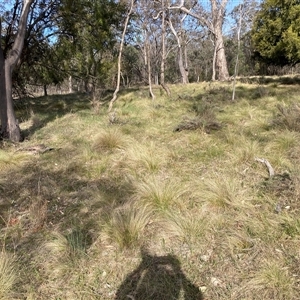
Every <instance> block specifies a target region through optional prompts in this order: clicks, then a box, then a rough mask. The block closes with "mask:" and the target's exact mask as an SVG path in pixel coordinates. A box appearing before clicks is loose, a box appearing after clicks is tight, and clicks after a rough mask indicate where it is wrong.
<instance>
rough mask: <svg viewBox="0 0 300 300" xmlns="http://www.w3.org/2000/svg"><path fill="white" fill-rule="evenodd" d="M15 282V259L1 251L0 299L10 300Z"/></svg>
mask: <svg viewBox="0 0 300 300" xmlns="http://www.w3.org/2000/svg"><path fill="white" fill-rule="evenodd" d="M16 280H17V267H16V262H15V258H14V257H13V256H11V255H9V254H8V253H7V252H5V251H4V250H2V251H1V252H0V299H1V300H9V299H11V292H12V289H13V286H14V284H15V283H16Z"/></svg>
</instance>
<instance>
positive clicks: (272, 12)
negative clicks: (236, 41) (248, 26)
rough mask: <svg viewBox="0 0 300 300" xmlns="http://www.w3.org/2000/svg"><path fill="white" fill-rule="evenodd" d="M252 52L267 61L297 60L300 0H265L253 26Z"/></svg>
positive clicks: (287, 61) (292, 62)
mask: <svg viewBox="0 0 300 300" xmlns="http://www.w3.org/2000/svg"><path fill="white" fill-rule="evenodd" d="M252 41H253V46H254V53H255V55H256V56H257V57H259V58H260V59H262V60H263V61H265V62H266V63H272V64H274V65H288V64H291V65H294V64H296V63H298V62H300V1H299V0H265V1H264V2H263V3H262V4H261V8H260V10H259V12H258V13H257V15H256V18H255V21H254V24H253V28H252Z"/></svg>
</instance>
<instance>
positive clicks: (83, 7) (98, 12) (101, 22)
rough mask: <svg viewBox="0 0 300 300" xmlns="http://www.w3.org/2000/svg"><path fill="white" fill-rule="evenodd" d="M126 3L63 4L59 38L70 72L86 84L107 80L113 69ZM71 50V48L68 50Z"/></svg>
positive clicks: (107, 0) (77, 0)
mask: <svg viewBox="0 0 300 300" xmlns="http://www.w3.org/2000/svg"><path fill="white" fill-rule="evenodd" d="M123 12H124V6H123V5H122V4H118V3H116V2H115V1H110V0H100V1H86V0H75V1H69V0H66V1H64V2H63V6H62V16H63V18H62V22H61V24H60V27H61V30H63V31H66V32H67V33H68V34H67V35H65V36H63V37H62V38H61V39H60V40H59V45H60V46H61V50H62V51H63V52H66V54H67V55H69V56H68V57H66V56H65V59H66V60H67V61H68V62H69V69H70V71H71V72H72V73H73V74H74V75H76V76H79V77H80V78H81V79H83V80H84V81H85V83H86V84H87V83H92V85H95V84H97V83H99V82H100V83H103V81H104V80H105V79H106V78H107V75H108V74H109V72H108V71H109V69H110V68H112V62H113V60H114V57H115V55H114V54H115V53H114V45H115V43H116V36H117V34H116V33H117V31H118V30H119V29H120V27H121V23H122V16H123ZM68 49H70V51H69V50H68Z"/></svg>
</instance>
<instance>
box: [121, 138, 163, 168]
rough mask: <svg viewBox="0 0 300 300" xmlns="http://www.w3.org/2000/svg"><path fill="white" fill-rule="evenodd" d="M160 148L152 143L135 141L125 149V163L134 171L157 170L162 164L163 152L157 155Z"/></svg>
mask: <svg viewBox="0 0 300 300" xmlns="http://www.w3.org/2000/svg"><path fill="white" fill-rule="evenodd" d="M159 152H161V150H160V149H158V146H156V145H155V144H154V143H152V142H151V143H150V144H147V145H142V144H139V143H137V142H136V143H135V144H134V145H133V146H132V147H130V148H129V149H127V165H128V168H129V169H131V170H133V171H134V172H135V173H139V171H141V172H150V173H154V172H156V171H159V169H160V167H161V166H162V165H163V161H164V157H163V153H162V155H160V156H159Z"/></svg>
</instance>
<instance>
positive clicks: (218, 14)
mask: <svg viewBox="0 0 300 300" xmlns="http://www.w3.org/2000/svg"><path fill="white" fill-rule="evenodd" d="M178 2H179V1H172V3H171V5H170V6H169V9H177V10H180V11H182V12H184V13H186V14H189V15H191V16H192V17H194V18H196V19H197V20H198V21H199V22H200V24H201V25H202V26H204V27H206V28H207V29H208V30H209V31H210V33H211V34H212V36H213V43H214V59H213V62H214V63H213V69H214V68H215V67H216V71H217V76H218V79H219V80H221V81H223V80H227V79H228V78H229V73H228V67H227V61H226V55H225V46H224V39H223V24H224V20H225V13H226V5H227V2H228V0H220V1H218V0H210V1H209V3H210V10H209V9H208V8H207V7H206V6H205V5H204V4H203V3H201V1H185V0H180V3H178ZM214 74H215V72H213V78H212V80H215V77H214Z"/></svg>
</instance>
